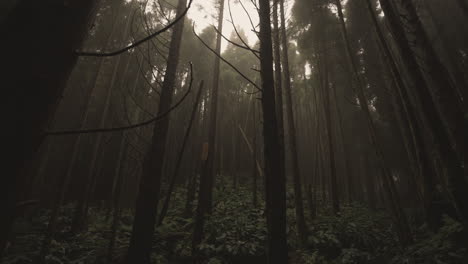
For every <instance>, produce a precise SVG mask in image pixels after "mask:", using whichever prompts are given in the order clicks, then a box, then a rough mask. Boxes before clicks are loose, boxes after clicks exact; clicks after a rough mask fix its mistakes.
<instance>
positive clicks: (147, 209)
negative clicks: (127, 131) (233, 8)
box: [126, 0, 187, 264]
mask: <svg viewBox="0 0 468 264" xmlns="http://www.w3.org/2000/svg"><path fill="white" fill-rule="evenodd" d="M186 4H187V0H179V3H178V5H177V12H176V17H179V16H181V14H182V12H183V11H184V10H185V8H186ZM184 20H185V19H182V20H180V21H179V22H178V23H176V24H175V25H174V28H173V32H172V36H171V43H170V49H169V56H168V63H167V68H166V73H165V76H164V83H163V85H162V88H161V95H160V98H161V99H160V104H159V109H158V115H159V114H161V113H165V112H167V111H168V110H169V108H170V107H171V104H172V98H173V95H174V86H175V80H176V73H177V67H178V64H179V51H180V44H181V41H182V33H183V29H184ZM168 128H169V116H167V117H165V118H163V119H161V120H160V121H159V122H158V123H157V125H155V126H154V129H153V138H152V142H151V146H150V149H149V151H148V153H147V155H146V157H145V161H144V164H143V166H144V167H143V172H142V175H141V180H140V189H139V192H138V197H137V201H136V208H135V219H134V222H133V230H132V236H131V238H130V246H129V248H128V255H127V257H126V262H127V263H142V264H145V263H150V253H151V247H152V242H153V233H154V227H155V224H156V213H157V208H158V200H159V195H160V191H161V179H162V173H163V159H164V154H165V150H166V149H165V148H166V140H167V132H168Z"/></svg>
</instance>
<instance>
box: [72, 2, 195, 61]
mask: <svg viewBox="0 0 468 264" xmlns="http://www.w3.org/2000/svg"><path fill="white" fill-rule="evenodd" d="M192 2H193V0H189V3H188V6H187V8H185V10H184V12H182V14H181V15H180V16H179V17H178V18H176V19H175V20H174V21H172V22H171V23H169V24H168V25H167V26H165V27H163V28H162V29H160V30H158V31H156V32H154V33H153V34H151V35H149V36H147V37H145V38H142V39H140V40H138V41H136V42H134V43H132V44H130V45H128V46H127V47H125V48H122V49H119V50H116V51H111V52H84V51H77V52H76V53H75V54H76V55H77V56H88V57H112V56H116V55H119V54H122V53H124V52H126V51H128V50H131V49H133V48H135V47H137V46H139V45H141V44H142V43H144V42H146V41H148V40H150V39H152V38H154V37H156V36H157V35H159V34H161V33H164V32H166V31H167V30H169V29H170V28H171V27H172V26H174V25H175V24H176V23H177V22H179V21H180V20H182V19H183V18H184V17H185V15H186V14H187V12H188V10H189V9H190V6H191V5H192Z"/></svg>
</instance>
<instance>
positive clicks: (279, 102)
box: [272, 0, 285, 170]
mask: <svg viewBox="0 0 468 264" xmlns="http://www.w3.org/2000/svg"><path fill="white" fill-rule="evenodd" d="M280 1H282V0H273V31H272V34H273V60H274V63H275V69H274V70H275V103H276V115H277V116H278V129H279V136H280V144H281V145H283V146H284V131H285V130H284V110H283V108H284V100H283V80H282V74H281V44H280V43H281V42H280V28H279V19H278V5H279V2H280ZM282 159H284V158H282ZM284 169H285V168H284ZM284 169H283V170H284Z"/></svg>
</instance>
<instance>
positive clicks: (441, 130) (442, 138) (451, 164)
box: [380, 0, 468, 226]
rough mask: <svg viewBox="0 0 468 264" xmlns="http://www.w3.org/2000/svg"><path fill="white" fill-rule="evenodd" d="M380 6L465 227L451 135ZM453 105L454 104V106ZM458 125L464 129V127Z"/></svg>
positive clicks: (384, 0)
mask: <svg viewBox="0 0 468 264" xmlns="http://www.w3.org/2000/svg"><path fill="white" fill-rule="evenodd" d="M380 4H381V7H382V10H383V11H384V13H385V18H386V21H387V22H388V24H389V28H390V30H391V33H392V36H393V38H394V40H395V44H396V47H397V49H398V51H399V53H400V57H401V59H402V61H403V63H404V65H405V70H406V71H407V72H408V77H409V78H410V79H411V81H412V83H413V88H414V89H412V90H411V91H407V92H408V94H411V93H414V96H412V97H413V98H414V101H415V103H414V102H413V105H414V107H416V109H418V111H417V113H418V117H419V118H418V120H419V121H420V122H421V124H423V125H424V126H423V127H427V128H428V129H429V131H430V132H431V134H432V135H431V136H429V137H431V141H432V142H431V143H432V144H433V146H434V147H435V150H436V152H437V157H438V158H439V159H440V160H441V161H442V164H443V167H444V168H445V169H446V170H447V173H446V174H447V178H448V185H449V186H448V189H449V193H450V195H451V196H452V197H451V198H452V201H453V203H454V205H455V207H456V209H457V211H458V213H459V215H460V218H461V220H462V221H464V222H465V226H466V225H467V221H468V193H467V192H466V190H467V189H468V182H467V180H466V178H465V176H464V169H463V166H462V162H463V161H460V160H459V156H458V154H457V152H456V150H455V149H454V148H453V147H451V146H453V145H452V140H451V136H450V133H449V132H448V130H447V129H446V125H445V123H444V121H443V118H442V117H441V116H440V115H439V113H438V111H437V107H436V106H435V103H434V101H433V99H432V96H431V94H430V92H429V88H428V86H429V85H428V83H427V82H426V81H425V79H424V75H423V73H422V70H421V68H420V66H419V65H418V62H417V59H416V57H415V56H414V54H413V52H412V50H411V46H410V44H409V41H408V39H407V37H406V35H405V34H406V33H405V30H404V28H403V26H402V24H401V22H400V20H399V17H398V15H397V13H396V11H395V10H394V7H393V4H392V3H391V2H390V1H388V0H380ZM434 74H438V73H434ZM434 74H432V75H434ZM447 103H449V102H447ZM452 103H454V104H456V103H455V102H452ZM462 123H463V122H462ZM460 125H462V126H463V124H460Z"/></svg>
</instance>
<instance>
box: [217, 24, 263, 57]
mask: <svg viewBox="0 0 468 264" xmlns="http://www.w3.org/2000/svg"><path fill="white" fill-rule="evenodd" d="M213 29H214V30H215V31H216V33H218V34H219V35H221V37H222V38H223V39H224V40H226V41H227V42H229V43H231V44H232V45H234V46H236V47H238V48H241V49H244V50H248V51H251V52H254V53H258V54H260V51H258V50H254V49H252V48H249V47H247V46H242V45H241V44H239V43H235V42H234V41H232V40H230V39H228V38H226V36H224V35H223V34H222V33H221V32H219V30H218V29H217V28H216V27H215V26H213Z"/></svg>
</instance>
